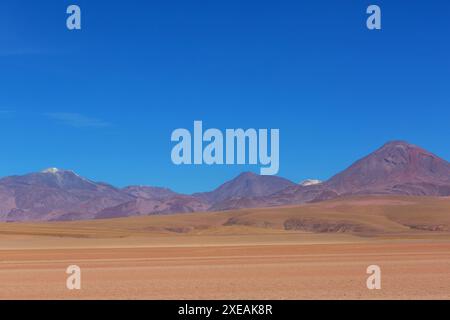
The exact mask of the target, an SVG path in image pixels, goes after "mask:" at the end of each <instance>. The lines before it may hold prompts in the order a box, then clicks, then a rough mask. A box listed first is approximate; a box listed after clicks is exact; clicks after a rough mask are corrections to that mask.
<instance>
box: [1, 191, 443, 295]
mask: <svg viewBox="0 0 450 320" xmlns="http://www.w3.org/2000/svg"><path fill="white" fill-rule="evenodd" d="M371 201H372V200H371ZM376 202H377V203H379V202H380V201H379V200H377V201H376ZM391 202H392V203H388V202H386V201H382V203H381V204H376V203H375V204H374V203H373V201H372V202H370V201H369V202H367V201H362V200H358V201H357V202H355V201H353V202H352V203H351V204H349V203H347V202H346V203H342V202H341V203H334V202H329V203H324V204H323V205H321V206H320V207H318V206H317V205H313V206H308V207H301V208H286V209H264V210H244V211H238V212H227V213H217V214H216V213H215V214H206V215H205V214H192V215H179V216H169V217H143V218H127V219H114V220H104V221H82V222H64V223H36V224H0V299H450V232H448V231H446V230H448V226H449V223H448V222H449V221H450V219H449V217H450V210H449V208H450V206H449V201H448V200H446V201H441V202H436V201H434V200H427V199H425V200H420V203H411V200H409V199H408V200H407V201H399V200H395V201H391ZM436 203H437V205H436ZM311 218H314V219H315V220H311ZM230 219H232V220H230ZM288 219H291V220H292V219H298V220H299V221H303V222H302V223H310V224H303V225H302V226H306V227H307V228H308V229H311V230H313V231H314V228H316V227H317V226H318V227H319V228H322V227H323V226H326V227H330V228H331V229H333V228H334V226H336V225H338V226H344V227H345V228H346V229H345V230H346V231H345V232H320V233H318V232H307V231H305V230H297V229H296V230H286V229H283V225H284V221H286V220H288ZM230 221H232V222H233V223H230ZM311 221H312V222H311ZM261 222H263V223H261ZM354 226H356V227H357V228H356V229H355V228H354ZM348 230H360V232H357V233H354V232H353V233H352V232H347V231H348ZM69 265H78V266H79V267H81V270H82V275H81V283H82V288H81V290H72V291H71V290H68V289H67V288H66V279H67V277H68V275H67V274H66V273H65V271H66V268H67V267H68V266H69ZM369 265H378V266H380V267H381V272H382V274H381V278H382V280H381V284H382V289H381V290H369V289H367V287H366V280H367V277H368V275H367V274H366V269H367V267H368V266H369Z"/></svg>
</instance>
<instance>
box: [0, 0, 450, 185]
mask: <svg viewBox="0 0 450 320" xmlns="http://www.w3.org/2000/svg"><path fill="white" fill-rule="evenodd" d="M69 4H78V5H80V7H81V9H82V19H83V20H82V28H83V29H82V30H81V31H77V32H71V31H68V30H67V29H66V26H65V20H66V13H65V11H66V8H67V6H68V5H69ZM369 4H378V5H380V6H381V8H382V15H383V16H382V18H383V20H382V27H383V30H382V31H369V30H367V28H366V27H365V20H366V16H367V15H366V13H365V11H366V8H367V6H368V5H369ZM449 34H450V3H449V2H448V1H442V0H432V1H429V0H427V1H425V0H420V1H400V0H396V1H392V0H389V1H379V0H377V1H372V2H369V1H344V0H342V1H336V0H333V1H332V0H328V1H322V0H314V1H312V0H310V1H300V0H290V1H282V0H281V1H266V0H259V1H245V0H226V1H210V0H202V1H195V0H193V1H186V0H179V1H178V0H177V1H174V0H169V1H140V0H127V1H101V0H96V1H92V0H71V1H64V0H59V1H49V0H46V1H45V0H39V1H36V0H28V1H25V0H22V1H17V0H3V1H1V3H0V130H1V133H2V135H1V136H2V139H1V140H0V150H1V152H2V154H1V156H0V176H6V175H11V174H23V173H27V172H33V171H39V170H41V169H44V168H46V167H53V166H55V167H60V168H65V169H72V170H74V171H76V172H77V173H79V174H80V175H83V176H86V177H88V178H91V179H94V180H100V181H107V182H110V183H112V184H114V185H116V186H125V185H128V184H147V185H160V186H167V187H171V188H173V189H174V190H176V191H180V192H194V191H203V190H208V189H211V188H213V187H216V186H217V185H218V184H220V183H222V182H223V181H225V180H227V179H230V178H232V177H234V176H235V175H236V174H238V173H239V172H241V171H243V170H253V171H255V172H258V171H259V166H255V167H241V166H232V167H227V166H212V167H207V166H202V167H197V166H191V167H189V166H182V167H176V166H174V165H173V164H172V162H171V159H170V150H171V148H172V146H173V144H172V143H171V142H170V134H171V132H172V130H174V129H176V128H183V127H187V128H191V127H192V124H193V121H194V120H203V122H204V126H206V127H215V128H220V129H225V128H239V127H242V128H279V129H280V136H281V154H280V172H279V175H281V176H284V177H287V178H290V179H292V180H294V181H299V180H302V179H305V178H319V179H327V178H329V177H330V176H332V175H333V174H335V173H337V172H338V171H340V170H342V169H345V168H346V167H347V166H348V165H350V164H351V163H352V162H353V161H354V160H356V159H358V158H360V157H361V156H363V155H365V154H367V153H369V152H371V151H373V150H374V149H376V148H378V147H379V146H380V145H382V144H383V143H385V142H386V141H388V140H397V139H402V140H407V141H409V142H411V143H414V144H418V145H421V146H423V147H424V148H426V149H429V150H430V151H432V152H434V153H436V154H438V155H440V156H442V157H444V158H445V159H447V160H449V159H450V148H449V146H450V139H449V137H450V125H449V123H450V41H449Z"/></svg>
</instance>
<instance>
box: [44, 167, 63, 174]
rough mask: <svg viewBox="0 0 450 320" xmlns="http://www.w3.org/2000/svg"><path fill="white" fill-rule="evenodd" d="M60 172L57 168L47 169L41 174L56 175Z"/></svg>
mask: <svg viewBox="0 0 450 320" xmlns="http://www.w3.org/2000/svg"><path fill="white" fill-rule="evenodd" d="M59 171H60V170H59V169H58V168H48V169H45V170H43V171H42V173H57V172H59Z"/></svg>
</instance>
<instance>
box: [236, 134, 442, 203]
mask: <svg viewBox="0 0 450 320" xmlns="http://www.w3.org/2000/svg"><path fill="white" fill-rule="evenodd" d="M377 194H401V195H414V196H450V163H449V162H447V161H445V160H444V159H441V158H439V157H438V156H436V155H434V154H432V153H430V152H428V151H426V150H424V149H422V148H420V147H418V146H415V145H412V144H409V143H407V142H403V141H392V142H389V143H387V144H385V145H384V146H382V147H381V148H380V149H378V150H376V151H375V152H373V153H371V154H369V155H368V156H366V157H364V158H363V159H361V160H358V161H357V162H355V163H354V164H353V165H351V166H350V167H349V168H347V169H346V170H344V171H342V172H341V173H339V174H337V175H335V176H334V177H332V178H331V179H329V180H328V181H325V182H323V183H321V184H317V185H310V186H296V187H291V188H287V189H285V190H282V191H280V192H278V193H276V194H274V195H272V196H271V197H269V198H264V199H262V198H260V199H258V200H259V201H256V200H255V199H253V203H255V202H258V206H277V205H286V204H301V203H305V202H318V201H324V200H328V199H333V198H336V197H339V196H345V195H377ZM229 209H231V207H230V208H229Z"/></svg>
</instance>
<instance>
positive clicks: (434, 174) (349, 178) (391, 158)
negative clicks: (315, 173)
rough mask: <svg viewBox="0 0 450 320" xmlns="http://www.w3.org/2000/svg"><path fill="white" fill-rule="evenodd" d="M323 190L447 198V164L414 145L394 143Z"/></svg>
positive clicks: (449, 185)
mask: <svg viewBox="0 0 450 320" xmlns="http://www.w3.org/2000/svg"><path fill="white" fill-rule="evenodd" d="M325 187H326V188H328V189H332V190H334V191H336V192H337V193H339V194H385V193H387V194H406V195H417V196H421V195H429V196H448V195H450V163H448V162H447V161H445V160H443V159H441V158H439V157H438V156H436V155H434V154H432V153H430V152H428V151H426V150H424V149H422V148H420V147H417V146H415V145H412V144H409V143H406V142H403V141H393V142H389V143H387V144H385V145H384V146H383V147H381V148H380V149H378V150H376V151H375V152H373V153H372V154H370V155H368V156H367V157H365V158H363V159H361V160H359V161H357V162H355V163H354V164H353V165H352V166H350V167H349V168H348V169H347V170H345V171H343V172H341V173H339V174H337V175H335V176H334V177H332V178H331V179H330V180H328V181H327V182H326V183H325Z"/></svg>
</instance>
